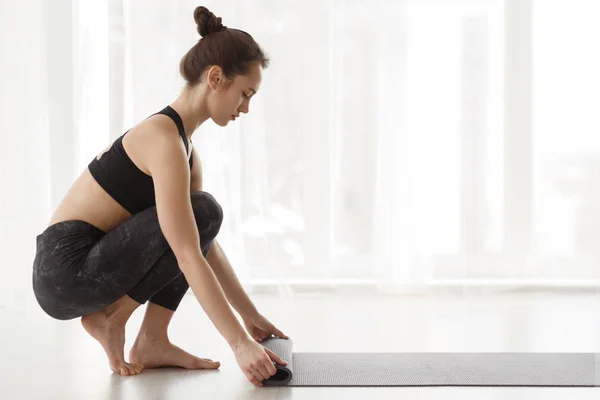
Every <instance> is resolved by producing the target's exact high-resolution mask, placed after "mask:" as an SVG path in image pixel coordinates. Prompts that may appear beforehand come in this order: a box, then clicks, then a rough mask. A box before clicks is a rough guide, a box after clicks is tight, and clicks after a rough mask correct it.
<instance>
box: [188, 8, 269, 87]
mask: <svg viewBox="0 0 600 400" xmlns="http://www.w3.org/2000/svg"><path fill="white" fill-rule="evenodd" d="M194 21H196V25H197V29H198V33H199V34H200V36H201V39H200V40H198V43H196V44H195V45H194V46H193V47H192V48H191V49H190V50H189V51H188V52H187V53H186V55H185V56H183V58H182V59H181V63H180V64H179V71H180V73H181V76H183V78H184V79H185V80H186V81H187V83H188V85H190V86H193V85H195V84H196V83H198V82H199V81H200V79H201V77H202V74H203V72H204V71H205V70H206V69H207V68H209V67H210V66H212V65H218V66H219V67H221V69H222V70H223V74H224V75H225V76H226V77H227V79H233V78H234V77H235V76H236V75H244V74H246V73H247V72H248V71H249V70H250V66H251V65H252V63H254V62H258V63H260V65H261V66H262V67H263V68H266V67H267V66H268V65H269V61H270V60H269V59H268V58H267V57H266V56H265V54H264V52H263V50H262V49H261V48H260V46H259V45H258V43H256V42H255V41H254V39H253V38H252V36H250V35H249V34H248V33H246V32H244V31H241V30H238V29H233V28H227V27H226V26H224V25H223V24H222V23H221V18H220V17H218V18H217V17H215V15H214V14H213V13H212V12H210V11H209V10H208V9H207V8H206V7H202V6H200V7H196V9H195V10H194Z"/></svg>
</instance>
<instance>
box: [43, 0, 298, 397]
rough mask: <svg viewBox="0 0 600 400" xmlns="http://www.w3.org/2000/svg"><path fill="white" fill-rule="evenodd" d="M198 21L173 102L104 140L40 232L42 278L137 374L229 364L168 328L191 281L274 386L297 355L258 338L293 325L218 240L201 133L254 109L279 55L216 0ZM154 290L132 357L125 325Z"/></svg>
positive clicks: (119, 365) (239, 353)
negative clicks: (266, 305)
mask: <svg viewBox="0 0 600 400" xmlns="http://www.w3.org/2000/svg"><path fill="white" fill-rule="evenodd" d="M194 20H195V21H196V24H197V28H198V32H199V33H200V35H201V36H202V38H201V39H200V40H199V41H198V43H196V44H195V45H194V46H193V47H192V48H191V49H190V50H189V51H188V53H187V54H186V55H185V56H184V57H183V59H182V60H181V64H180V72H181V75H182V76H183V78H184V79H185V80H186V82H187V84H186V86H185V87H184V89H183V90H182V92H181V93H180V95H179V97H178V98H177V99H176V100H175V101H174V102H173V103H172V104H170V105H169V106H167V107H166V108H165V109H163V110H162V111H160V112H158V113H156V114H153V115H151V116H150V117H148V118H147V119H145V120H144V121H142V122H140V123H139V124H138V125H136V126H135V127H134V128H132V129H131V130H129V131H127V132H125V134H123V135H122V136H121V137H119V138H118V139H117V140H115V142H114V143H113V144H112V145H111V146H109V147H107V148H106V149H104V151H103V152H102V153H101V154H99V155H98V156H97V157H95V158H94V159H93V160H92V161H91V162H90V164H89V166H88V168H87V169H86V170H85V171H84V172H83V173H82V174H81V176H79V178H78V179H77V180H76V181H75V183H74V184H73V186H72V187H71V188H70V190H69V191H68V193H67V194H66V196H65V198H64V199H63V200H62V202H61V203H60V204H59V206H58V208H57V210H56V211H55V213H54V215H53V216H52V219H51V221H50V223H49V226H48V227H47V228H46V229H45V230H44V232H43V233H42V234H40V235H38V236H37V238H36V239H37V252H36V257H35V260H34V266H33V288H34V292H35V296H36V298H37V301H38V303H39V304H40V306H41V307H42V309H43V310H44V311H45V312H46V313H47V314H49V315H50V316H51V317H53V318H56V319H60V320H67V319H72V318H77V317H81V322H82V325H83V327H84V328H85V329H86V331H87V332H88V333H89V334H90V335H91V336H93V337H94V338H95V339H96V340H98V341H99V342H100V344H101V345H102V346H103V348H104V350H105V351H106V355H107V356H108V359H109V363H110V367H111V368H112V370H113V371H114V372H116V373H119V374H121V375H134V374H139V373H140V372H141V371H142V370H143V369H144V368H153V367H158V366H179V367H184V368H206V369H215V368H219V366H220V364H219V362H213V361H212V360H207V359H202V358H198V357H194V356H192V355H191V354H189V353H186V352H185V351H183V350H182V349H180V348H178V347H176V346H173V345H172V344H171V343H170V342H169V339H168V337H167V328H168V324H169V322H170V320H171V318H172V317H173V313H174V312H175V310H176V309H177V306H178V305H179V302H180V301H181V299H182V297H183V295H184V294H185V292H186V291H187V289H188V287H190V286H191V288H192V291H193V293H194V295H195V296H196V298H197V300H198V301H199V302H200V304H201V306H202V307H203V309H204V310H205V311H206V313H207V314H208V316H209V317H210V319H211V321H212V322H213V324H214V325H215V326H216V328H217V329H218V330H219V332H220V333H221V334H222V335H223V337H224V338H225V339H226V341H227V343H228V344H229V345H230V346H231V348H232V350H233V352H234V353H235V356H236V360H237V362H238V364H239V366H240V368H241V369H242V371H243V372H244V374H245V375H246V377H247V378H248V380H249V381H250V382H252V383H253V384H255V385H257V386H262V381H263V380H264V379H267V378H269V377H271V376H272V375H274V374H275V367H274V365H273V361H275V362H276V363H278V364H281V365H286V364H287V363H286V362H285V361H283V360H281V359H280V358H279V357H278V356H277V355H276V354H274V353H273V352H271V351H270V350H268V349H266V348H264V347H263V346H261V345H260V344H259V343H257V341H261V340H262V339H264V338H266V337H268V336H270V335H271V334H275V335H277V336H280V337H282V338H287V336H285V335H284V334H283V333H282V332H281V331H280V330H278V329H277V328H276V327H274V326H273V324H271V323H270V322H269V321H268V320H267V319H266V318H265V317H264V316H262V315H261V314H260V313H258V312H257V310H256V309H255V308H254V305H253V304H252V302H251V301H250V299H249V298H248V296H247V295H246V293H245V292H244V290H243V289H242V287H241V285H240V284H239V281H238V280H237V278H236V276H235V273H234V272H233V270H232V269H231V266H230V265H229V263H228V261H227V258H226V257H225V255H224V253H223V250H222V249H221V248H220V246H219V245H218V244H217V242H216V240H215V237H216V235H217V233H218V231H219V229H220V226H221V221H222V217H223V215H222V209H221V207H220V206H219V204H218V203H217V201H216V200H215V199H214V198H213V197H212V196H211V195H210V194H208V193H206V192H203V191H202V170H201V164H200V160H198V155H197V153H196V151H195V150H194V149H193V148H192V141H191V137H192V134H193V133H194V131H195V130H196V129H197V128H198V127H199V126H200V125H201V124H202V123H203V122H204V121H206V120H207V119H209V118H210V119H212V120H213V121H214V122H215V123H217V124H218V125H220V126H226V125H227V124H228V123H229V122H230V121H234V120H235V119H236V118H237V117H239V115H240V113H248V111H249V103H250V99H251V98H252V97H253V96H254V95H255V94H256V92H257V91H258V89H259V87H260V84H261V72H262V69H263V68H266V67H267V65H268V61H269V60H268V59H267V58H266V57H265V55H264V54H263V51H262V50H261V49H260V47H259V46H258V44H257V43H256V42H255V41H254V39H253V38H252V37H251V36H250V35H249V34H247V33H246V32H243V31H240V30H237V29H231V28H227V27H225V26H223V25H222V24H221V18H216V17H215V16H214V14H212V13H211V12H210V11H208V10H207V9H206V8H205V7H198V8H196V9H195V10H194ZM190 148H192V150H191V151H190ZM225 296H227V297H225ZM227 300H229V301H230V302H231V304H232V305H233V307H234V308H235V309H236V310H237V311H238V312H239V313H240V315H241V316H242V318H243V321H244V325H245V327H246V329H247V332H246V331H245V330H244V328H243V327H242V326H241V325H240V323H239V322H238V320H237V319H236V317H235V315H234V314H233V312H232V311H231V309H230V307H229V304H228V302H227ZM146 301H148V307H147V310H146V314H145V316H144V321H143V323H142V326H141V329H140V332H139V335H138V337H137V339H136V341H135V343H134V345H133V347H132V349H131V351H130V353H129V361H130V362H129V363H128V362H125V359H124V344H125V324H126V322H127V320H128V318H129V317H130V316H131V314H132V313H133V311H134V310H135V309H136V308H137V307H139V306H140V305H141V304H144V303H146ZM271 360H273V361H271Z"/></svg>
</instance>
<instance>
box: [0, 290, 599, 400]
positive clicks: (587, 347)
mask: <svg viewBox="0 0 600 400" xmlns="http://www.w3.org/2000/svg"><path fill="white" fill-rule="evenodd" d="M251 297H252V298H253V300H254V302H255V304H256V305H257V306H258V309H259V311H261V312H262V313H263V314H264V315H266V316H267V317H268V318H269V319H270V320H271V321H272V322H273V323H275V325H276V326H278V327H279V328H281V329H282V330H283V331H284V332H285V333H286V334H287V335H289V336H290V337H291V338H292V339H293V340H294V346H295V347H294V350H295V351H297V352H504V351H505V352H600V312H599V310H600V295H599V294H597V293H583V292H581V293H579V292H577V291H575V292H572V293H561V294H559V293H500V294H495V295H479V294H464V293H460V291H459V293H456V292H447V293H446V294H440V295H435V296H433V295H427V296H424V295H421V296H415V295H412V296H409V295H407V296H400V295H397V296H389V295H388V296H383V295H376V294H372V293H368V292H356V293H354V292H332V293H325V294H319V293H316V294H310V293H305V294H296V295H294V296H293V298H286V299H282V298H281V297H279V296H277V295H270V294H260V295H257V294H252V295H251ZM142 315H143V309H139V310H138V311H136V313H135V314H134V315H133V317H132V319H131V321H130V322H129V325H128V332H127V338H128V342H127V344H126V351H128V348H129V346H130V345H131V344H132V342H133V339H134V338H135V335H136V330H137V328H138V327H139V325H140V323H141V317H142ZM0 321H2V325H1V327H2V329H1V330H0V335H1V336H0V339H1V341H0V354H2V357H1V358H0V367H1V372H2V373H1V374H0V398H2V399H11V400H12V399H64V400H66V399H90V400H91V399H127V400H134V399H202V398H205V399H207V398H211V399H310V400H316V399H365V398H370V399H413V398H414V399H416V398H421V399H461V400H462V399H478V400H479V399H569V400H578V399H592V398H593V399H598V398H600V388H511V387H393V388H272V387H263V388H256V387H254V386H253V385H251V384H250V383H249V382H248V381H247V380H246V378H245V376H243V375H242V372H241V371H240V370H239V368H238V365H237V363H236V361H235V358H234V356H233V354H232V353H231V351H230V350H229V347H228V346H227V344H226V343H225V341H224V340H223V339H222V338H221V337H220V335H219V334H218V332H217V330H216V329H215V328H214V327H213V325H212V324H211V323H210V320H209V319H208V317H207V316H206V315H205V314H204V313H203V311H202V309H201V307H200V306H199V305H198V304H197V303H196V302H195V299H194V297H192V296H187V297H186V298H185V299H184V302H183V303H182V305H181V307H180V309H179V310H178V312H177V314H176V316H175V318H174V320H173V322H172V325H171V330H170V336H171V340H172V341H173V342H174V343H175V344H177V345H179V346H180V347H182V348H184V349H186V350H187V351H189V352H191V353H194V354H196V355H198V356H200V357H205V358H211V359H213V360H219V361H221V364H222V365H221V368H220V369H219V370H218V371H186V370H180V369H163V370H148V371H145V372H143V373H142V374H141V375H139V376H135V377H120V376H118V375H114V374H112V372H111V371H110V369H109V368H108V364H107V361H106V359H105V356H104V353H103V351H102V348H101V347H100V346H99V345H98V344H97V343H96V342H95V341H94V340H93V339H92V338H90V337H89V336H87V334H86V333H85V331H84V330H83V328H81V326H80V324H79V321H78V320H73V321H66V322H65V321H55V320H52V319H50V318H49V317H46V316H45V314H43V313H42V312H41V311H40V310H39V309H38V308H37V307H35V304H28V305H26V306H25V305H22V306H20V307H18V308H17V307H7V306H4V307H2V306H0Z"/></svg>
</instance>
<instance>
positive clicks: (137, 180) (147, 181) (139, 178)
mask: <svg viewBox="0 0 600 400" xmlns="http://www.w3.org/2000/svg"><path fill="white" fill-rule="evenodd" d="M156 114H164V115H166V116H168V117H170V118H171V119H172V120H173V121H174V122H175V125H177V129H178V130H179V136H181V138H182V140H183V144H184V145H185V151H186V154H188V153H189V147H188V141H187V137H186V136H185V130H184V128H183V121H182V120H181V117H180V116H179V114H177V112H176V111H175V110H174V109H173V108H171V107H170V106H167V107H165V108H164V109H163V110H161V111H159V112H157V113H155V114H152V115H156ZM127 132H129V131H127ZM127 132H125V133H124V134H122V135H121V136H119V137H118V138H117V139H116V140H115V142H114V143H113V145H112V146H111V147H110V149H109V150H108V151H106V152H105V153H104V154H102V156H101V157H100V159H99V160H98V159H97V158H96V157H94V159H93V160H92V161H91V162H90V163H89V165H88V169H89V170H90V173H91V174H92V176H93V177H94V179H95V180H96V182H98V184H99V185H100V186H102V188H103V189H104V190H105V191H106V192H107V193H108V194H109V195H110V196H111V197H112V198H113V199H115V200H116V201H117V202H118V203H119V204H120V205H121V206H123V208H125V209H126V210H127V211H129V212H130V213H131V214H136V213H138V212H140V211H142V210H145V209H146V208H148V207H152V206H154V205H155V204H156V200H155V197H154V181H153V180H152V177H151V176H150V175H148V174H146V173H145V172H144V171H142V170H141V169H139V168H138V167H137V166H136V165H135V164H134V163H133V161H132V160H131V158H129V156H128V155H127V153H126V152H125V149H124V148H123V142H122V141H123V137H124V136H125V135H126V134H127ZM193 158H194V157H193V155H192V156H191V157H190V169H191V168H192V165H193V163H194V160H193Z"/></svg>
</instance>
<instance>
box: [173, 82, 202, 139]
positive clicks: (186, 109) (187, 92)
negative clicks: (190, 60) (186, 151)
mask: <svg viewBox="0 0 600 400" xmlns="http://www.w3.org/2000/svg"><path fill="white" fill-rule="evenodd" d="M205 97H206V95H205V90H203V88H202V85H197V86H196V87H195V88H189V87H187V86H186V87H185V88H184V89H183V90H182V92H181V94H180V95H179V97H177V99H175V101H173V102H172V103H171V104H170V106H171V108H173V109H174V110H175V111H177V114H179V116H180V117H181V120H182V121H183V128H184V129H185V135H186V136H187V138H188V140H190V139H191V138H192V135H193V134H194V131H195V130H196V129H198V127H199V126H200V125H202V123H204V121H206V120H207V119H208V118H209V115H208V110H207V109H206V101H205V100H204V99H205Z"/></svg>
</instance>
